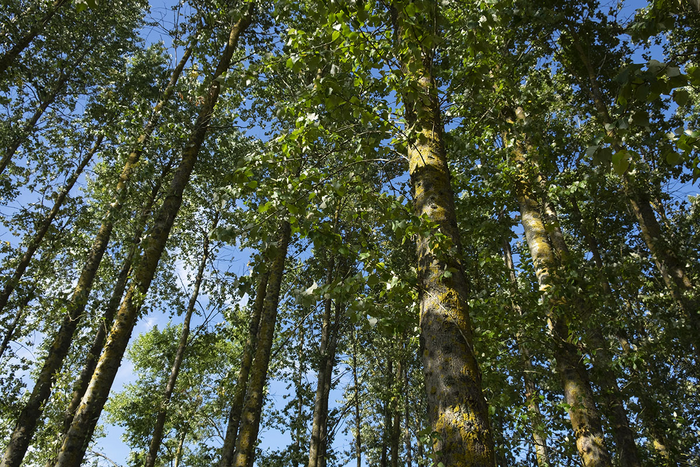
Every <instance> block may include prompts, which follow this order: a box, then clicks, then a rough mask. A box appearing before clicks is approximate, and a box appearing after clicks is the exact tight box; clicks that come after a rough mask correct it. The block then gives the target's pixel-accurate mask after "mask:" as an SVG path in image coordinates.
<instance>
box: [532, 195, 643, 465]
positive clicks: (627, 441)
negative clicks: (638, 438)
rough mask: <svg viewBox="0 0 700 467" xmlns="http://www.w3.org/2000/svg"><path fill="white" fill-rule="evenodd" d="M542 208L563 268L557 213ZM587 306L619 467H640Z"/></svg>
mask: <svg viewBox="0 0 700 467" xmlns="http://www.w3.org/2000/svg"><path fill="white" fill-rule="evenodd" d="M543 205H544V212H545V216H544V218H545V219H546V226H547V229H548V232H549V236H550V238H551V240H552V245H553V246H554V250H555V251H556V252H557V253H558V255H559V258H561V261H562V264H564V265H571V260H570V258H571V253H570V251H569V247H568V246H567V244H566V241H565V240H564V235H563V233H562V231H561V227H560V225H559V219H558V217H557V213H556V210H555V209H554V206H552V204H551V203H550V202H549V201H548V200H545V201H544V203H543ZM596 250H597V249H596ZM587 302H588V300H585V299H584V300H581V301H579V302H578V304H579V309H580V310H581V315H582V318H583V319H584V322H585V325H584V326H585V337H586V340H587V341H588V342H589V344H590V345H591V347H592V348H591V349H589V351H590V353H591V357H592V359H593V369H594V376H595V377H596V382H597V383H598V384H599V385H600V388H601V390H602V394H601V396H602V399H603V400H604V402H605V405H606V406H607V409H608V411H607V412H608V414H609V418H610V423H611V427H612V432H613V438H614V440H615V446H616V447H617V453H618V457H619V459H620V465H621V466H622V467H641V462H640V461H639V456H638V455H637V446H636V444H635V442H634V433H633V432H632V429H631V428H630V425H629V419H628V417H627V412H626V410H625V406H624V402H623V397H622V393H621V392H620V388H619V387H618V385H617V380H616V378H615V372H614V370H613V368H614V361H613V356H612V354H611V353H610V350H609V349H608V344H607V340H606V339H605V336H604V335H603V332H602V331H601V329H600V326H598V325H596V324H594V322H593V321H592V320H591V317H592V315H593V310H592V309H590V306H588V307H586V306H585V304H586V303H587ZM595 370H598V371H595Z"/></svg>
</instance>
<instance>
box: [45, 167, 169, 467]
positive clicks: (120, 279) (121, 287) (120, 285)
mask: <svg viewBox="0 0 700 467" xmlns="http://www.w3.org/2000/svg"><path fill="white" fill-rule="evenodd" d="M169 170H170V166H168V167H166V168H165V170H164V171H163V174H162V175H161V176H160V177H159V178H158V181H157V183H156V184H155V186H154V187H153V190H151V196H150V198H149V199H148V200H147V201H146V205H145V206H144V208H143V209H142V210H141V215H140V217H139V219H138V220H137V221H136V227H135V228H134V232H135V233H134V237H133V238H132V240H131V246H130V247H129V251H128V253H127V254H126V257H125V258H124V261H123V263H122V267H121V270H120V271H119V275H118V276H117V281H116V282H115V284H114V288H113V289H112V295H111V297H110V298H109V302H108V303H107V306H106V307H105V311H104V314H103V315H102V320H101V323H100V325H99V327H98V328H97V334H95V338H94V339H93V341H92V345H91V346H90V350H89V351H88V354H87V356H86V357H85V364H84V365H83V369H82V370H81V372H80V376H79V377H78V380H77V381H76V383H75V384H74V385H73V394H72V397H71V402H70V404H69V405H68V407H66V410H65V412H64V414H63V430H62V437H64V436H65V435H66V433H68V430H69V429H70V424H71V422H72V421H73V417H74V416H75V411H76V410H78V406H79V405H80V401H81V400H82V398H83V395H84V394H85V391H86V390H87V387H88V384H90V379H91V378H92V373H93V372H94V371H95V367H96V366H97V361H98V360H99V358H100V353H101V352H102V348H103V347H104V343H105V339H106V337H107V332H108V331H109V329H110V328H111V327H112V323H113V321H114V315H115V314H116V313H117V310H118V309H119V304H120V303H121V301H122V297H123V296H124V291H125V290H126V284H127V283H128V281H129V272H131V266H132V264H133V260H134V256H135V255H136V250H137V248H138V245H139V243H141V237H142V236H143V232H144V230H145V228H146V223H147V222H148V219H149V218H150V217H151V212H152V210H153V205H154V204H155V202H156V199H157V197H158V194H159V193H160V189H161V186H162V183H163V181H164V179H165V176H166V174H167V173H168V172H169ZM55 460H56V459H53V460H52V461H51V462H50V464H48V465H47V467H50V466H52V465H53V464H54V462H55Z"/></svg>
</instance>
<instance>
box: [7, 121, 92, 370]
mask: <svg viewBox="0 0 700 467" xmlns="http://www.w3.org/2000/svg"><path fill="white" fill-rule="evenodd" d="M103 139H104V136H103V135H99V136H98V137H97V139H96V140H95V143H94V144H93V146H92V148H91V149H90V150H89V151H88V152H87V154H85V157H83V159H82V160H81V161H80V163H79V164H78V166H77V167H76V168H75V170H74V171H73V174H72V175H71V176H70V178H68V180H66V184H65V185H64V186H63V188H61V190H60V191H59V192H58V196H56V201H54V204H53V207H52V208H51V211H50V212H49V214H48V215H47V216H46V217H45V218H44V220H43V221H42V223H41V224H40V225H39V228H38V229H37V230H36V232H35V233H34V237H32V239H31V241H30V242H29V245H27V250H26V251H25V252H24V254H23V255H22V257H21V258H20V260H19V263H18V264H17V266H16V267H15V272H14V274H13V275H12V278H11V279H10V280H8V281H7V283H6V284H5V287H4V288H3V290H2V292H0V313H1V312H2V310H3V309H4V308H5V305H7V301H8V300H9V298H10V295H11V294H12V291H13V290H14V289H15V287H17V285H18V284H19V282H20V280H21V279H22V276H23V275H24V272H25V271H26V270H27V267H28V266H29V263H30V261H31V260H32V257H33V256H34V253H36V250H38V249H39V246H40V245H41V242H42V240H43V239H44V236H45V235H46V233H47V232H48V231H49V228H50V227H51V224H52V223H53V221H54V219H56V216H57V215H58V213H59V211H60V210H61V208H62V207H63V202H64V201H65V200H66V197H67V196H68V193H69V192H70V190H72V189H73V185H75V182H77V181H78V178H80V176H81V175H82V173H83V170H85V167H87V165H88V164H89V163H90V161H91V160H92V157H93V156H94V155H95V153H96V152H97V150H98V149H99V147H100V145H101V144H102V140H103ZM7 332H8V333H10V334H11V333H12V332H14V328H12V329H8V331H7ZM0 358H2V352H0Z"/></svg>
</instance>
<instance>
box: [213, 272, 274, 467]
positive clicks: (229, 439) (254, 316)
mask: <svg viewBox="0 0 700 467" xmlns="http://www.w3.org/2000/svg"><path fill="white" fill-rule="evenodd" d="M269 279H270V271H269V270H268V271H265V272H262V273H261V274H260V278H259V282H258V287H257V289H256V292H255V303H254V304H253V312H252V313H251V316H250V324H249V329H248V338H247V339H246V343H245V347H244V348H243V356H242V357H241V366H240V368H239V370H238V379H237V380H236V386H235V387H234V390H233V391H234V392H233V400H232V402H231V411H230V412H229V417H228V425H227V427H226V437H225V438H224V446H223V447H222V448H221V460H220V461H219V467H229V466H230V465H231V463H232V462H233V453H234V451H235V448H236V439H237V438H238V428H239V427H240V423H241V413H242V412H243V403H244V401H245V395H246V391H247V388H248V378H249V375H250V367H251V366H252V364H253V357H254V356H255V349H256V346H257V341H258V330H259V328H260V319H261V317H262V313H263V307H264V305H265V296H266V294H267V283H268V281H269Z"/></svg>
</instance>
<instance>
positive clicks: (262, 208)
mask: <svg viewBox="0 0 700 467" xmlns="http://www.w3.org/2000/svg"><path fill="white" fill-rule="evenodd" d="M271 207H272V201H268V202H267V203H265V204H263V205H262V206H260V207H259V208H258V212H259V213H260V214H263V213H266V212H267V211H269V210H270V208H271Z"/></svg>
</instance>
